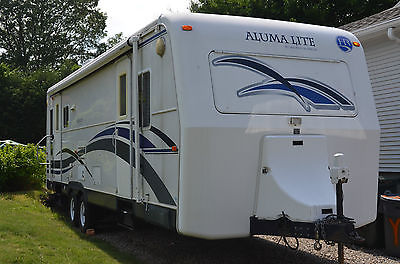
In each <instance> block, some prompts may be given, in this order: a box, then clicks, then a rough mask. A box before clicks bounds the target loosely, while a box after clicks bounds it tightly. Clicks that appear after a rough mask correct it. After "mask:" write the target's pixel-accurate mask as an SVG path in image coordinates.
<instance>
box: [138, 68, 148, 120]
mask: <svg viewBox="0 0 400 264" xmlns="http://www.w3.org/2000/svg"><path fill="white" fill-rule="evenodd" d="M138 86H139V124H140V126H141V127H149V126H150V72H144V73H141V74H140V75H139V76H138Z"/></svg>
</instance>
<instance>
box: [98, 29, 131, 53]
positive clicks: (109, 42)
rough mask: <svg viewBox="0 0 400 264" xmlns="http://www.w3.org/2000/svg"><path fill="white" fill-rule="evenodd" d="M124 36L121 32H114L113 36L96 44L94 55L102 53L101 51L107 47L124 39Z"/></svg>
mask: <svg viewBox="0 0 400 264" xmlns="http://www.w3.org/2000/svg"><path fill="white" fill-rule="evenodd" d="M124 39H125V37H124V35H123V33H122V32H120V33H117V34H115V35H114V36H112V37H110V38H108V39H107V40H106V41H105V42H101V43H99V44H98V45H97V50H96V53H95V56H98V55H100V54H102V53H103V52H105V51H107V50H108V49H110V48H112V47H114V46H115V45H117V44H118V43H119V42H121V41H122V40H124Z"/></svg>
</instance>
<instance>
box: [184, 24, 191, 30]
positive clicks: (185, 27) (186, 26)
mask: <svg viewBox="0 0 400 264" xmlns="http://www.w3.org/2000/svg"><path fill="white" fill-rule="evenodd" d="M182 30H184V31H192V26H189V25H183V26H182Z"/></svg>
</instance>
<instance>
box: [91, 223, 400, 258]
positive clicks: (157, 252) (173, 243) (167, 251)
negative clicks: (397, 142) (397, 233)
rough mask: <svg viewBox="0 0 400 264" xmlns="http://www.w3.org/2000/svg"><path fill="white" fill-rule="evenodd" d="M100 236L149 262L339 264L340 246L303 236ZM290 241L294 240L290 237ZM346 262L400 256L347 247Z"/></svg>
mask: <svg viewBox="0 0 400 264" xmlns="http://www.w3.org/2000/svg"><path fill="white" fill-rule="evenodd" d="M96 237H97V238H98V239H101V240H105V241H107V242H109V243H111V244H113V245H114V246H116V247H117V248H119V249H120V250H122V251H125V252H129V253H132V254H133V255H134V256H136V257H137V258H138V259H139V260H142V261H143V262H145V263H155V264H157V263H190V264H195V263H263V264H268V263H271V264H272V263H273V264H279V263H285V264H290V263H310V264H317V263H318V264H319V263H330V264H331V263H332V264H333V263H337V262H336V258H337V247H336V246H327V245H325V244H324V243H323V248H322V250H321V251H315V250H314V248H313V243H314V241H312V240H308V239H299V242H300V247H299V250H297V251H293V250H291V249H288V248H287V247H285V246H284V245H283V242H282V241H281V242H280V244H277V242H278V241H279V237H274V236H255V237H252V238H244V239H229V240H218V241H208V240H201V239H195V238H190V237H184V236H180V235H178V234H176V233H173V232H170V231H167V230H164V229H161V228H158V227H154V226H151V225H143V226H141V227H140V228H138V229H135V230H126V229H123V228H114V229H103V230H97V234H96ZM289 242H290V239H289ZM345 263H354V264H361V263H366V264H367V263H368V264H372V263H379V264H386V263H387V264H395V263H396V264H399V263H400V258H394V257H388V256H385V255H384V253H383V251H382V250H368V249H363V248H360V247H353V248H352V249H350V248H348V247H345Z"/></svg>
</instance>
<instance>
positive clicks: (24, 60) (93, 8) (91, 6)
mask: <svg viewBox="0 0 400 264" xmlns="http://www.w3.org/2000/svg"><path fill="white" fill-rule="evenodd" d="M97 4H98V0H45V1H43V0H0V7H1V8H0V49H1V51H2V54H1V57H0V58H1V61H2V62H6V63H8V64H9V65H11V66H12V67H18V68H20V69H23V70H25V71H35V70H37V69H40V68H48V67H53V68H54V67H56V66H58V65H60V64H61V63H62V62H63V61H64V60H66V59H71V60H75V61H84V60H86V59H88V58H90V57H92V56H93V54H94V53H96V48H97V46H98V43H99V40H100V39H101V38H103V37H104V36H105V27H106V19H107V17H106V14H104V13H102V12H101V11H100V10H99V9H98V7H97Z"/></svg>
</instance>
